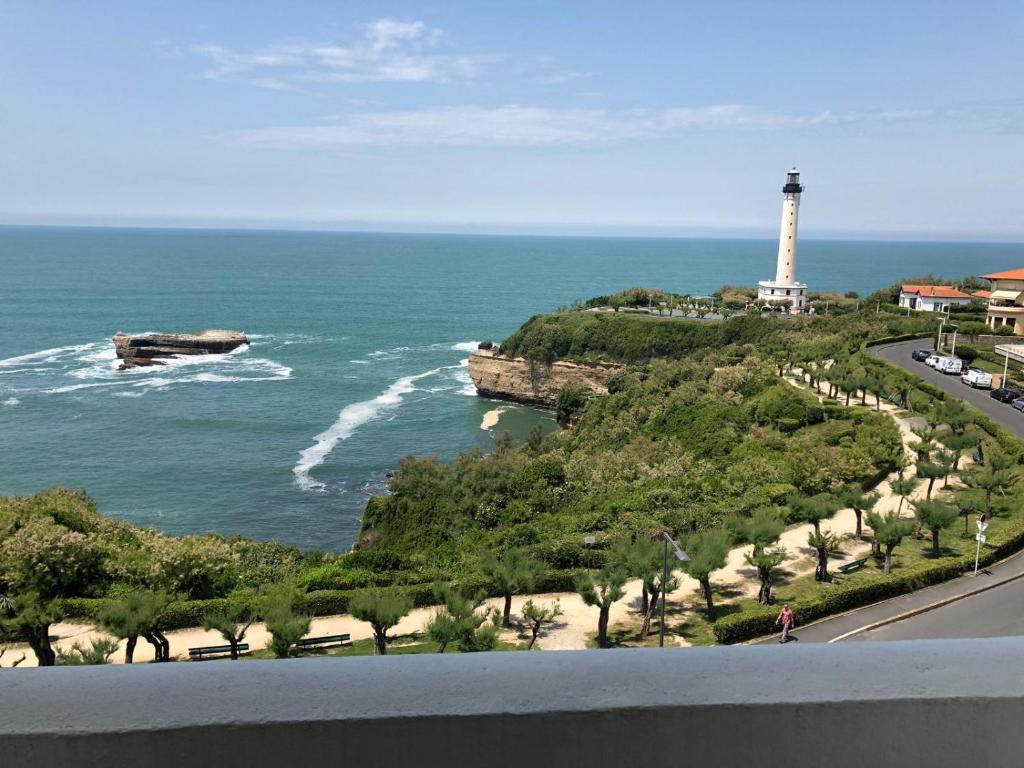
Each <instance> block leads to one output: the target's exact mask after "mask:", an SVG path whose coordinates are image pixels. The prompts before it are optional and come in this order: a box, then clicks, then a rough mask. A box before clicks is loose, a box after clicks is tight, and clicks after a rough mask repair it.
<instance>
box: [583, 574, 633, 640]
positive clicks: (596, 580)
mask: <svg viewBox="0 0 1024 768" xmlns="http://www.w3.org/2000/svg"><path fill="white" fill-rule="evenodd" d="M625 584H626V573H625V571H624V570H623V569H622V568H621V567H617V566H614V565H606V566H605V567H604V568H602V569H601V570H600V571H598V572H597V573H596V574H591V573H581V574H579V576H577V577H576V590H577V591H578V592H579V594H580V597H582V598H583V602H584V603H586V604H587V605H589V606H591V607H595V608H597V609H598V616H597V645H598V647H599V648H607V647H608V615H609V613H610V612H611V608H612V605H613V604H614V603H615V602H617V601H619V600H621V599H622V596H623V595H625V590H624V589H623V587H624V586H625Z"/></svg>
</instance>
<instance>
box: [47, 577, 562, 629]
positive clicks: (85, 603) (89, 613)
mask: <svg viewBox="0 0 1024 768" xmlns="http://www.w3.org/2000/svg"><path fill="white" fill-rule="evenodd" d="M576 574H577V571H575V570H551V571H548V572H547V573H545V574H544V575H543V576H541V578H540V579H538V580H537V582H536V584H535V586H534V589H535V590H536V591H537V592H574V591H575V590H576V586H575V585H576ZM457 586H459V587H460V588H462V589H465V590H466V591H469V592H476V591H482V592H485V593H487V592H489V590H488V589H487V585H486V583H485V582H484V581H483V580H482V579H466V580H462V581H459V582H457ZM395 589H396V590H397V591H398V592H401V593H403V594H406V595H408V596H409V597H411V598H412V602H413V606H414V607H416V608H423V607H424V606H428V605H433V604H434V602H435V601H434V587H433V585H432V584H413V585H410V586H404V587H395ZM365 591H366V589H348V590H340V589H318V590H315V591H312V592H308V593H306V595H305V608H306V610H307V611H308V612H309V613H310V614H312V615H313V616H333V615H335V614H339V613H347V612H348V606H349V602H350V601H351V599H352V597H353V595H356V594H359V593H360V592H365ZM489 596H490V597H496V595H494V594H489ZM248 600H249V598H247V597H246V596H244V595H235V596H232V597H218V598H212V599H209V600H178V601H175V602H173V603H171V604H170V605H169V606H168V607H167V612H166V614H165V618H164V625H163V626H164V629H168V630H170V629H185V628H187V627H198V626H200V625H202V623H203V616H205V615H207V614H209V613H214V612H219V611H223V610H225V609H227V608H228V607H229V606H235V605H242V604H245V603H246V602H248ZM109 602H110V599H109V598H97V597H71V598H66V599H64V600H60V601H59V604H60V606H61V608H62V610H63V612H64V616H65V618H68V619H84V620H87V621H96V620H97V618H98V617H99V615H100V613H101V612H102V611H103V608H104V607H105V606H106V605H107V604H108V603H109Z"/></svg>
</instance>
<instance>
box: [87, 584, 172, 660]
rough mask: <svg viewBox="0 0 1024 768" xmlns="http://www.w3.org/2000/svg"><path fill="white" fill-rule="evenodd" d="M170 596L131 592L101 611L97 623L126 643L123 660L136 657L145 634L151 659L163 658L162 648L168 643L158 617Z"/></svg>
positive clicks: (158, 593)
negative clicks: (139, 642) (140, 640)
mask: <svg viewBox="0 0 1024 768" xmlns="http://www.w3.org/2000/svg"><path fill="white" fill-rule="evenodd" d="M169 603H170V596H168V595H165V594H162V593H160V592H148V591H141V592H130V593H128V594H127V595H125V596H124V597H123V598H121V599H120V600H115V601H113V602H111V603H108V604H107V606H106V607H105V608H104V609H103V610H102V611H101V612H100V615H99V624H100V626H101V627H103V629H104V630H106V631H107V632H109V633H110V634H112V635H114V636H115V637H118V638H120V639H122V640H124V641H126V642H125V648H124V663H125V664H131V663H132V661H133V660H134V658H135V646H136V643H138V641H139V637H140V636H142V637H145V638H146V639H147V641H148V642H149V643H150V644H151V645H152V646H153V649H154V661H165V660H166V659H165V658H164V648H165V646H169V645H170V644H169V643H168V641H167V638H166V637H164V636H163V632H161V631H160V618H161V616H162V615H163V613H164V611H165V609H166V608H167V605H168V604H169Z"/></svg>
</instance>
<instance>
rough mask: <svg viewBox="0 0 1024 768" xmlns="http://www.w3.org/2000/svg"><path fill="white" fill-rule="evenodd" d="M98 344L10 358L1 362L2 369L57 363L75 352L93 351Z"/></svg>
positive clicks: (73, 346)
mask: <svg viewBox="0 0 1024 768" xmlns="http://www.w3.org/2000/svg"><path fill="white" fill-rule="evenodd" d="M95 346H96V344H95V343H92V344H72V345H71V346H68V347H54V348H53V349H42V350H40V351H39V352H30V353H29V354H27V355H18V356H17V357H8V358H5V359H4V360H0V368H7V367H9V366H12V365H25V364H28V365H36V364H38V363H55V362H57V361H58V360H60V359H61V358H62V357H65V356H66V355H68V354H72V353H75V352H84V351H86V350H89V349H92V348H93V347H95Z"/></svg>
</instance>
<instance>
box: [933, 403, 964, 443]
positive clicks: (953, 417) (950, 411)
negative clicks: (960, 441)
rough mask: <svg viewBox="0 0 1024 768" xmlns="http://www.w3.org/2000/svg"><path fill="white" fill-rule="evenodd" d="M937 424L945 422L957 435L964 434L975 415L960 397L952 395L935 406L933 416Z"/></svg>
mask: <svg viewBox="0 0 1024 768" xmlns="http://www.w3.org/2000/svg"><path fill="white" fill-rule="evenodd" d="M929 420H930V421H931V420H934V422H935V423H937V424H945V425H946V426H948V427H949V429H950V430H951V431H952V432H953V434H956V435H962V434H963V433H964V431H965V430H966V429H967V427H968V425H970V424H972V423H974V417H973V416H971V413H970V411H968V410H967V407H966V406H965V405H964V404H963V402H961V401H960V400H959V399H958V398H955V397H951V398H949V399H948V400H943V401H942V402H941V403H939V404H938V405H937V406H935V410H934V412H933V413H932V414H931V418H930V419H929Z"/></svg>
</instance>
